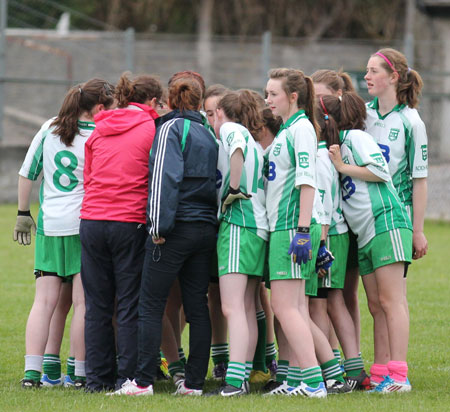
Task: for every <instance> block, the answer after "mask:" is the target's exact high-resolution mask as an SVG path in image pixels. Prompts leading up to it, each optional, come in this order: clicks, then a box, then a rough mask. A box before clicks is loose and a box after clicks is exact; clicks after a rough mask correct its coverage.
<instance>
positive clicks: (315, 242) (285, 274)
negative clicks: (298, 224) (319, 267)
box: [269, 224, 321, 289]
mask: <svg viewBox="0 0 450 412" xmlns="http://www.w3.org/2000/svg"><path fill="white" fill-rule="evenodd" d="M295 233H296V230H295V229H289V230H280V231H277V232H272V233H271V234H270V242H269V243H270V246H269V273H270V281H272V280H285V279H309V278H310V277H311V275H313V274H315V271H316V258H317V252H318V250H319V243H320V234H321V226H320V225H319V224H312V225H311V228H310V235H311V248H312V252H313V253H312V259H311V260H310V261H309V262H307V263H306V264H304V265H297V263H294V262H293V261H292V256H291V255H290V254H289V253H288V251H289V246H290V244H291V241H292V239H293V238H294V236H295ZM316 289H317V280H316Z"/></svg>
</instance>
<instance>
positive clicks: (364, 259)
mask: <svg viewBox="0 0 450 412" xmlns="http://www.w3.org/2000/svg"><path fill="white" fill-rule="evenodd" d="M412 233H413V232H412V230H410V229H404V228H401V229H394V230H390V231H388V232H384V233H381V234H379V235H376V236H375V237H374V238H373V239H372V240H371V241H370V242H369V243H368V244H367V245H365V246H364V247H362V248H361V249H359V250H358V263H359V273H360V275H361V276H364V275H368V274H370V273H373V272H374V271H375V270H376V269H378V268H380V267H382V266H386V265H390V264H392V263H397V262H407V263H411V259H412Z"/></svg>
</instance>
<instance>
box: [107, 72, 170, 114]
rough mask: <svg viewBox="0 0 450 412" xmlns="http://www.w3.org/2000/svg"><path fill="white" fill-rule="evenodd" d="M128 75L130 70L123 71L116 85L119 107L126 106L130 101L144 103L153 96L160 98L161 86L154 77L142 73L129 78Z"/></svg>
mask: <svg viewBox="0 0 450 412" xmlns="http://www.w3.org/2000/svg"><path fill="white" fill-rule="evenodd" d="M129 76H131V73H130V72H125V73H123V74H122V76H120V79H119V82H118V83H117V86H116V99H117V101H118V104H117V106H118V107H119V108H123V107H127V106H128V105H129V104H130V103H131V102H134V103H141V104H144V103H145V102H146V101H147V100H151V99H153V98H155V97H156V99H157V100H160V99H161V96H162V94H163V88H162V85H161V83H160V81H159V80H158V79H157V78H156V77H154V76H149V75H146V74H143V75H141V76H137V77H136V78H135V79H134V80H130V79H129Z"/></svg>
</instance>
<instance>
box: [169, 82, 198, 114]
mask: <svg viewBox="0 0 450 412" xmlns="http://www.w3.org/2000/svg"><path fill="white" fill-rule="evenodd" d="M202 96H203V91H202V89H201V86H200V84H199V83H198V81H197V80H195V79H192V78H188V77H180V78H178V79H176V80H173V81H172V82H171V83H170V85H169V107H170V108H171V109H178V110H180V111H185V110H194V111H196V110H199V109H200V107H201V104H202Z"/></svg>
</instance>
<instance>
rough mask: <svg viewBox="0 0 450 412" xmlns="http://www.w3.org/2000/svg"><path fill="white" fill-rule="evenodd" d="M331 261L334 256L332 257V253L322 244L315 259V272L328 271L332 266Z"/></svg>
mask: <svg viewBox="0 0 450 412" xmlns="http://www.w3.org/2000/svg"><path fill="white" fill-rule="evenodd" d="M333 260H334V256H333V255H332V253H331V252H330V251H329V250H328V249H327V247H326V246H325V245H324V244H323V245H322V244H321V245H320V248H319V253H318V254H317V259H316V272H318V271H319V269H324V270H328V269H330V267H331V265H332V264H333Z"/></svg>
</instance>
